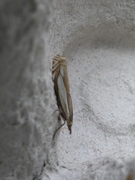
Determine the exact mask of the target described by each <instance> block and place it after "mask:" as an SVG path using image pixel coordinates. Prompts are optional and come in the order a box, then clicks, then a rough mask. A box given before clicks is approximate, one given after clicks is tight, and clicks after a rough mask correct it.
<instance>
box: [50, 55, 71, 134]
mask: <svg viewBox="0 0 135 180" xmlns="http://www.w3.org/2000/svg"><path fill="white" fill-rule="evenodd" d="M52 79H53V82H54V90H55V95H56V100H57V105H58V110H59V112H60V116H61V117H62V119H63V120H64V123H63V124H62V125H61V126H60V127H59V128H58V129H57V130H56V132H57V131H58V130H59V129H60V128H61V127H62V126H63V125H64V124H65V123H66V122H67V126H68V129H69V132H70V134H71V133H72V129H71V128H72V124H73V106H72V99H71V95H70V87H69V80H68V70H67V61H66V59H65V57H64V56H60V55H59V54H57V55H56V56H55V57H54V58H53V62H52ZM56 132H55V133H54V136H53V137H55V134H56Z"/></svg>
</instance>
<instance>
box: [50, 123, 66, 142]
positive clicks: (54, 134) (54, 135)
mask: <svg viewBox="0 0 135 180" xmlns="http://www.w3.org/2000/svg"><path fill="white" fill-rule="evenodd" d="M65 123H66V121H64V123H63V124H61V125H60V127H59V128H58V129H57V130H56V131H55V133H54V135H53V140H54V138H55V135H56V133H57V132H58V130H59V129H61V127H62V126H64V124H65Z"/></svg>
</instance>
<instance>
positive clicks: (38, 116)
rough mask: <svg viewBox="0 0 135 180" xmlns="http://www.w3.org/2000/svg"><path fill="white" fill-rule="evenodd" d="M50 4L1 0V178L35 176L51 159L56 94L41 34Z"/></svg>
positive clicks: (28, 179) (11, 179)
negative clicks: (52, 116)
mask: <svg viewBox="0 0 135 180" xmlns="http://www.w3.org/2000/svg"><path fill="white" fill-rule="evenodd" d="M51 6H52V1H51V0H1V1H0V180H35V179H38V177H40V175H41V173H42V172H41V171H42V169H43V167H45V166H46V165H47V164H48V163H49V161H50V159H49V153H51V152H52V151H51V145H50V140H51V139H52V136H53V131H52V119H51V116H50V114H51V113H52V112H53V110H52V108H53V106H52V105H51V104H50V102H51V100H50V99H51V98H52V99H53V98H54V96H53V91H52V90H53V85H52V84H51V83H50V82H51V73H50V69H49V62H48V60H47V58H46V56H45V53H46V52H45V46H44V44H45V41H44V40H45V33H46V32H47V30H48V26H49V21H48V19H49V17H48V16H49V11H50V8H51ZM54 100H55V99H54ZM50 106H51V107H50ZM52 157H53V156H52ZM53 162H55V161H53Z"/></svg>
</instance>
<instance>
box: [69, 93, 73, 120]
mask: <svg viewBox="0 0 135 180" xmlns="http://www.w3.org/2000/svg"><path fill="white" fill-rule="evenodd" d="M68 107H69V120H70V121H73V105H72V98H71V96H70V94H68Z"/></svg>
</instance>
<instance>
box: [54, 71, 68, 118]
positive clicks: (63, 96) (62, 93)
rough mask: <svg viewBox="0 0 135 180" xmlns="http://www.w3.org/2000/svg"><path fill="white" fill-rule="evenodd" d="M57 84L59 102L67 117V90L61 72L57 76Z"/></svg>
mask: <svg viewBox="0 0 135 180" xmlns="http://www.w3.org/2000/svg"><path fill="white" fill-rule="evenodd" d="M57 85H58V93H59V99H60V104H61V107H62V110H63V111H64V113H65V115H66V117H67V116H68V114H69V110H68V102H67V91H66V87H65V84H64V81H63V78H62V76H61V74H59V76H58V80H57Z"/></svg>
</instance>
